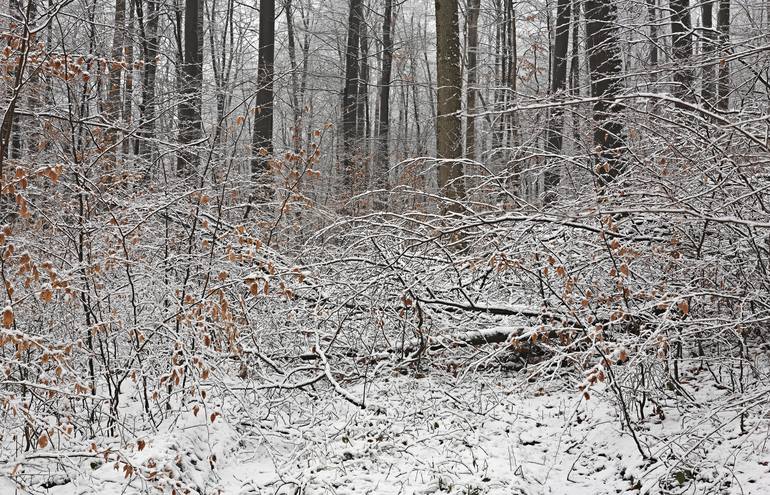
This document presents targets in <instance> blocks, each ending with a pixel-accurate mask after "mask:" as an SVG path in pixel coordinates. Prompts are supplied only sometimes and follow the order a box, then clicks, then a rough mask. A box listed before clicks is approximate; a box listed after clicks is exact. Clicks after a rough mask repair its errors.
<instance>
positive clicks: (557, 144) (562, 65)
mask: <svg viewBox="0 0 770 495" xmlns="http://www.w3.org/2000/svg"><path fill="white" fill-rule="evenodd" d="M571 2H572V0H558V1H557V3H556V28H555V29H556V34H555V36H554V46H553V57H552V59H553V61H552V63H551V69H552V72H553V73H552V75H551V95H552V96H557V95H558V94H559V93H560V92H563V91H564V90H565V89H566V86H567V50H568V47H569V26H570V16H571V7H572V5H571ZM562 117H563V110H562V109H561V108H559V107H554V108H553V109H552V111H551V115H550V119H549V122H548V136H547V139H546V151H547V152H548V153H549V154H550V155H558V154H560V153H561V149H562V141H563V140H562V129H563V119H562ZM549 161H550V162H551V163H550V164H549V166H548V168H547V169H546V171H545V174H544V185H545V202H546V203H548V202H550V201H552V200H553V199H555V191H556V189H557V188H558V187H559V179H560V177H561V174H560V173H559V168H558V162H559V161H558V159H557V160H553V159H550V160H549Z"/></svg>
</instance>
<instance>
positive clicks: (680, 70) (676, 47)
mask: <svg viewBox="0 0 770 495" xmlns="http://www.w3.org/2000/svg"><path fill="white" fill-rule="evenodd" d="M670 5H671V35H672V44H673V47H672V52H673V55H674V67H675V69H674V91H673V94H674V96H676V97H677V98H680V99H682V100H687V101H690V100H692V96H693V92H692V90H693V88H692V82H693V74H692V22H691V20H690V1H689V0H670Z"/></svg>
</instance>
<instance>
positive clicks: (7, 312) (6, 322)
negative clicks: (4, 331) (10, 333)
mask: <svg viewBox="0 0 770 495" xmlns="http://www.w3.org/2000/svg"><path fill="white" fill-rule="evenodd" d="M3 326H4V327H5V328H11V327H12V326H13V308H11V307H10V306H6V307H5V309H4V310H3Z"/></svg>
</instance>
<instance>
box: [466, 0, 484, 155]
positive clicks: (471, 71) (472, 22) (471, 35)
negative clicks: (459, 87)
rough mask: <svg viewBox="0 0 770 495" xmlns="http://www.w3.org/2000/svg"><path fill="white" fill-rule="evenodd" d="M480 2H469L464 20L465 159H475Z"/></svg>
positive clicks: (473, 0) (479, 0) (474, 0)
mask: <svg viewBox="0 0 770 495" xmlns="http://www.w3.org/2000/svg"><path fill="white" fill-rule="evenodd" d="M480 9H481V0H469V2H468V18H467V19H466V26H467V27H466V32H467V33H468V49H467V51H468V90H467V93H466V95H467V99H466V105H465V106H466V111H467V112H468V117H467V119H466V121H465V157H466V158H468V159H470V160H475V159H476V117H475V116H474V115H473V114H474V113H476V91H477V89H476V84H477V82H478V81H477V79H478V51H479V10H480Z"/></svg>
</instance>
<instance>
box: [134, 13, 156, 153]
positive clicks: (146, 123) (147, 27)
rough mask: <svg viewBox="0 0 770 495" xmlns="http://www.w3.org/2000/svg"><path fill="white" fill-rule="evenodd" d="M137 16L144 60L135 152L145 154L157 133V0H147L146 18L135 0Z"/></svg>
mask: <svg viewBox="0 0 770 495" xmlns="http://www.w3.org/2000/svg"><path fill="white" fill-rule="evenodd" d="M134 5H135V7H136V16H137V20H138V23H139V30H140V38H141V46H142V60H143V61H144V69H143V71H142V101H141V103H139V138H140V139H137V140H136V141H134V143H135V153H136V154H139V155H144V154H145V153H147V152H149V151H150V149H151V146H150V140H151V139H152V137H153V134H154V133H155V76H156V74H157V71H158V64H157V62H156V60H155V58H156V57H157V55H158V3H157V1H156V0H148V1H147V17H146V20H145V16H144V10H143V9H142V0H134Z"/></svg>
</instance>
